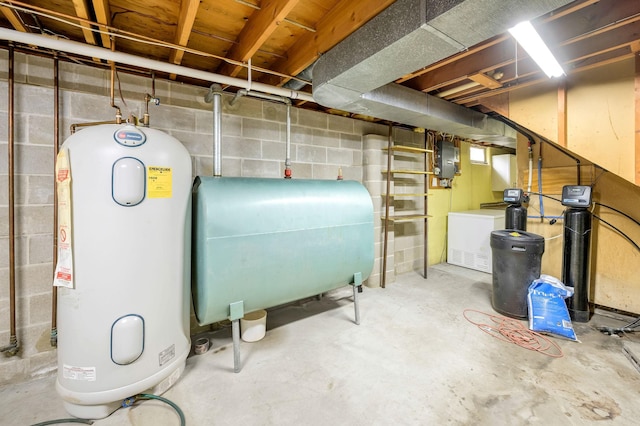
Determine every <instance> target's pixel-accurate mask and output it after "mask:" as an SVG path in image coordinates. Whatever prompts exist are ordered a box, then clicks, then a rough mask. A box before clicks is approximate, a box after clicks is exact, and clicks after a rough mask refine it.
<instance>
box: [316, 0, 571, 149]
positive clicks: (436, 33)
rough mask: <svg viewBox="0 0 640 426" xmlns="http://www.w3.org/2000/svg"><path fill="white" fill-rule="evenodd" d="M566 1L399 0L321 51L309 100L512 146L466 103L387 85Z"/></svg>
mask: <svg viewBox="0 0 640 426" xmlns="http://www.w3.org/2000/svg"><path fill="white" fill-rule="evenodd" d="M570 2H571V1H570V0H510V1H496V0H398V1H396V2H395V3H394V4H392V5H391V6H389V7H388V8H387V9H385V10H384V11H382V12H381V13H380V14H379V15H377V16H376V17H375V18H373V19H372V20H371V21H369V22H368V23H367V24H365V25H364V26H362V27H361V28H360V29H358V30H357V31H356V32H354V33H353V34H351V35H350V36H349V37H347V38H346V39H345V40H343V41H342V42H341V43H339V44H338V45H336V46H335V47H334V48H333V49H331V50H330V51H328V52H327V53H326V54H324V55H323V56H321V57H320V59H318V61H317V62H316V64H315V66H314V69H313V97H314V99H315V101H316V102H318V103H320V104H322V105H324V106H326V107H330V108H338V109H341V110H344V111H349V112H353V113H357V114H365V115H369V116H372V117H377V118H381V119H385V120H392V121H395V122H398V123H403V124H408V125H412V126H417V127H424V128H427V129H432V130H438V131H442V132H447V133H452V134H455V135H458V136H461V137H465V138H471V139H476V140H483V141H487V142H492V143H494V144H497V145H504V146H510V147H515V142H516V138H515V131H513V130H512V129H511V128H509V127H507V126H505V125H504V124H503V123H502V122H499V121H497V120H494V119H492V118H490V117H488V116H487V115H485V114H482V113H480V112H477V111H474V110H472V109H469V108H466V107H463V106H460V105H457V104H454V103H451V102H448V101H445V100H443V99H440V98H437V97H435V96H431V95H428V94H425V93H423V92H420V91H417V90H413V89H410V88H407V87H405V86H401V85H399V84H395V83H392V82H393V81H395V80H397V79H398V78H400V77H402V76H404V75H406V74H409V73H412V72H414V71H416V70H418V69H420V68H423V67H426V66H429V65H431V64H433V63H435V62H437V61H440V60H442V59H444V58H447V57H449V56H451V55H454V54H456V53H458V52H461V51H464V50H465V49H467V48H469V47H471V46H473V45H475V44H477V43H479V42H482V41H484V40H487V39H489V38H491V37H494V36H496V35H498V34H502V33H504V32H505V31H507V29H508V28H510V27H512V26H514V25H515V24H517V23H519V22H521V21H525V20H531V19H533V18H536V17H538V16H540V15H543V14H545V13H548V12H551V11H553V10H555V9H557V8H559V7H561V6H564V5H565V4H567V3H570Z"/></svg>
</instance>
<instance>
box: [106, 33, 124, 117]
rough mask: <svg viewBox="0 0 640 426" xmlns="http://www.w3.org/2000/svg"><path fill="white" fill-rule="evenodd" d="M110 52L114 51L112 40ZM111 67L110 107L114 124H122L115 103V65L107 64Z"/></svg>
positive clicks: (120, 114)
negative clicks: (114, 117)
mask: <svg viewBox="0 0 640 426" xmlns="http://www.w3.org/2000/svg"><path fill="white" fill-rule="evenodd" d="M111 51H112V52H115V51H116V43H115V42H114V40H113V39H111ZM109 65H110V66H111V89H110V91H109V96H110V97H111V107H112V108H115V109H116V124H121V123H122V112H121V111H120V108H119V107H118V106H117V105H116V102H115V90H116V89H115V85H116V63H115V62H113V61H111V62H110V63H109Z"/></svg>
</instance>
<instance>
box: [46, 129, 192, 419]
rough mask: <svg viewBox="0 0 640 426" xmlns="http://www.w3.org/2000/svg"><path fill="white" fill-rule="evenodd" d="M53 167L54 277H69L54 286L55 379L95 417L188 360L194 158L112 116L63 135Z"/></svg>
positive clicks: (70, 402) (158, 389)
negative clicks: (56, 222) (55, 180)
mask: <svg viewBox="0 0 640 426" xmlns="http://www.w3.org/2000/svg"><path fill="white" fill-rule="evenodd" d="M63 157H66V158H67V159H68V168H65V167H64V165H61V162H64V158H63ZM61 158H62V160H61ZM57 168H58V172H57V177H58V187H59V188H60V187H62V192H60V191H59V194H61V195H62V198H60V197H59V200H58V205H59V209H58V211H59V221H60V227H59V231H58V241H59V255H58V267H57V268H56V275H55V277H54V280H55V281H54V284H57V285H61V286H68V287H59V292H58V378H57V383H56V389H57V391H58V393H59V394H60V396H61V397H62V399H63V400H64V406H65V409H66V410H67V411H68V412H69V414H71V415H73V416H76V417H81V418H94V419H95V418H102V417H105V416H107V415H109V414H110V413H111V412H112V411H114V410H115V409H117V408H118V407H119V406H120V403H121V402H122V400H123V399H125V398H127V397H130V396H133V395H136V394H138V393H141V392H152V393H157V394H159V393H162V392H164V391H165V390H166V389H167V388H169V387H170V386H171V385H172V384H173V383H174V382H175V381H176V380H177V379H178V377H179V376H180V374H181V373H182V371H183V370H184V366H185V360H186V358H187V355H188V353H189V349H190V341H189V280H190V270H189V268H190V248H191V245H190V244H191V243H190V241H191V237H190V235H191V234H190V231H191V160H190V157H189V153H188V152H187V150H186V149H185V148H184V147H183V145H182V144H181V143H180V142H179V141H178V140H176V139H175V138H173V137H171V136H169V135H167V134H165V133H163V132H160V131H158V130H154V129H149V128H145V129H139V128H137V127H135V126H132V125H115V124H113V125H100V126H95V127H89V128H86V129H84V130H80V131H79V132H77V133H75V134H73V135H72V136H71V137H69V139H67V140H66V141H65V143H64V145H63V146H62V148H61V155H60V156H59V157H58V167H57ZM65 170H66V171H65ZM69 172H70V175H69V176H67V175H68V174H69ZM65 177H70V182H69V181H68V180H65V179H64V178H65ZM65 183H67V184H68V183H70V187H69V190H70V192H69V193H67V194H66V195H65V193H64V184H65ZM69 256H72V261H71V262H69V260H70V259H69Z"/></svg>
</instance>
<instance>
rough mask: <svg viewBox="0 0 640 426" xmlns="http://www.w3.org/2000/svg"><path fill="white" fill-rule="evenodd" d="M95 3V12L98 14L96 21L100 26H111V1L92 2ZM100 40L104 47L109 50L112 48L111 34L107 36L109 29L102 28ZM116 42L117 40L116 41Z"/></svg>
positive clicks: (96, 0) (97, 0)
mask: <svg viewBox="0 0 640 426" xmlns="http://www.w3.org/2000/svg"><path fill="white" fill-rule="evenodd" d="M91 1H92V3H93V11H94V12H95V14H96V21H97V22H98V23H99V24H104V25H106V26H110V25H111V10H110V9H109V0H91ZM100 31H102V32H101V33H100V40H101V41H102V47H106V48H107V49H110V48H111V42H112V41H111V38H110V37H109V34H106V31H107V28H106V27H101V28H100ZM114 42H115V40H114Z"/></svg>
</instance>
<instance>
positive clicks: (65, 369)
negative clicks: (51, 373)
mask: <svg viewBox="0 0 640 426" xmlns="http://www.w3.org/2000/svg"><path fill="white" fill-rule="evenodd" d="M62 377H63V378H65V379H69V380H81V381H83V382H95V381H96V368H95V367H75V366H73V365H67V364H64V365H63V366H62Z"/></svg>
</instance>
